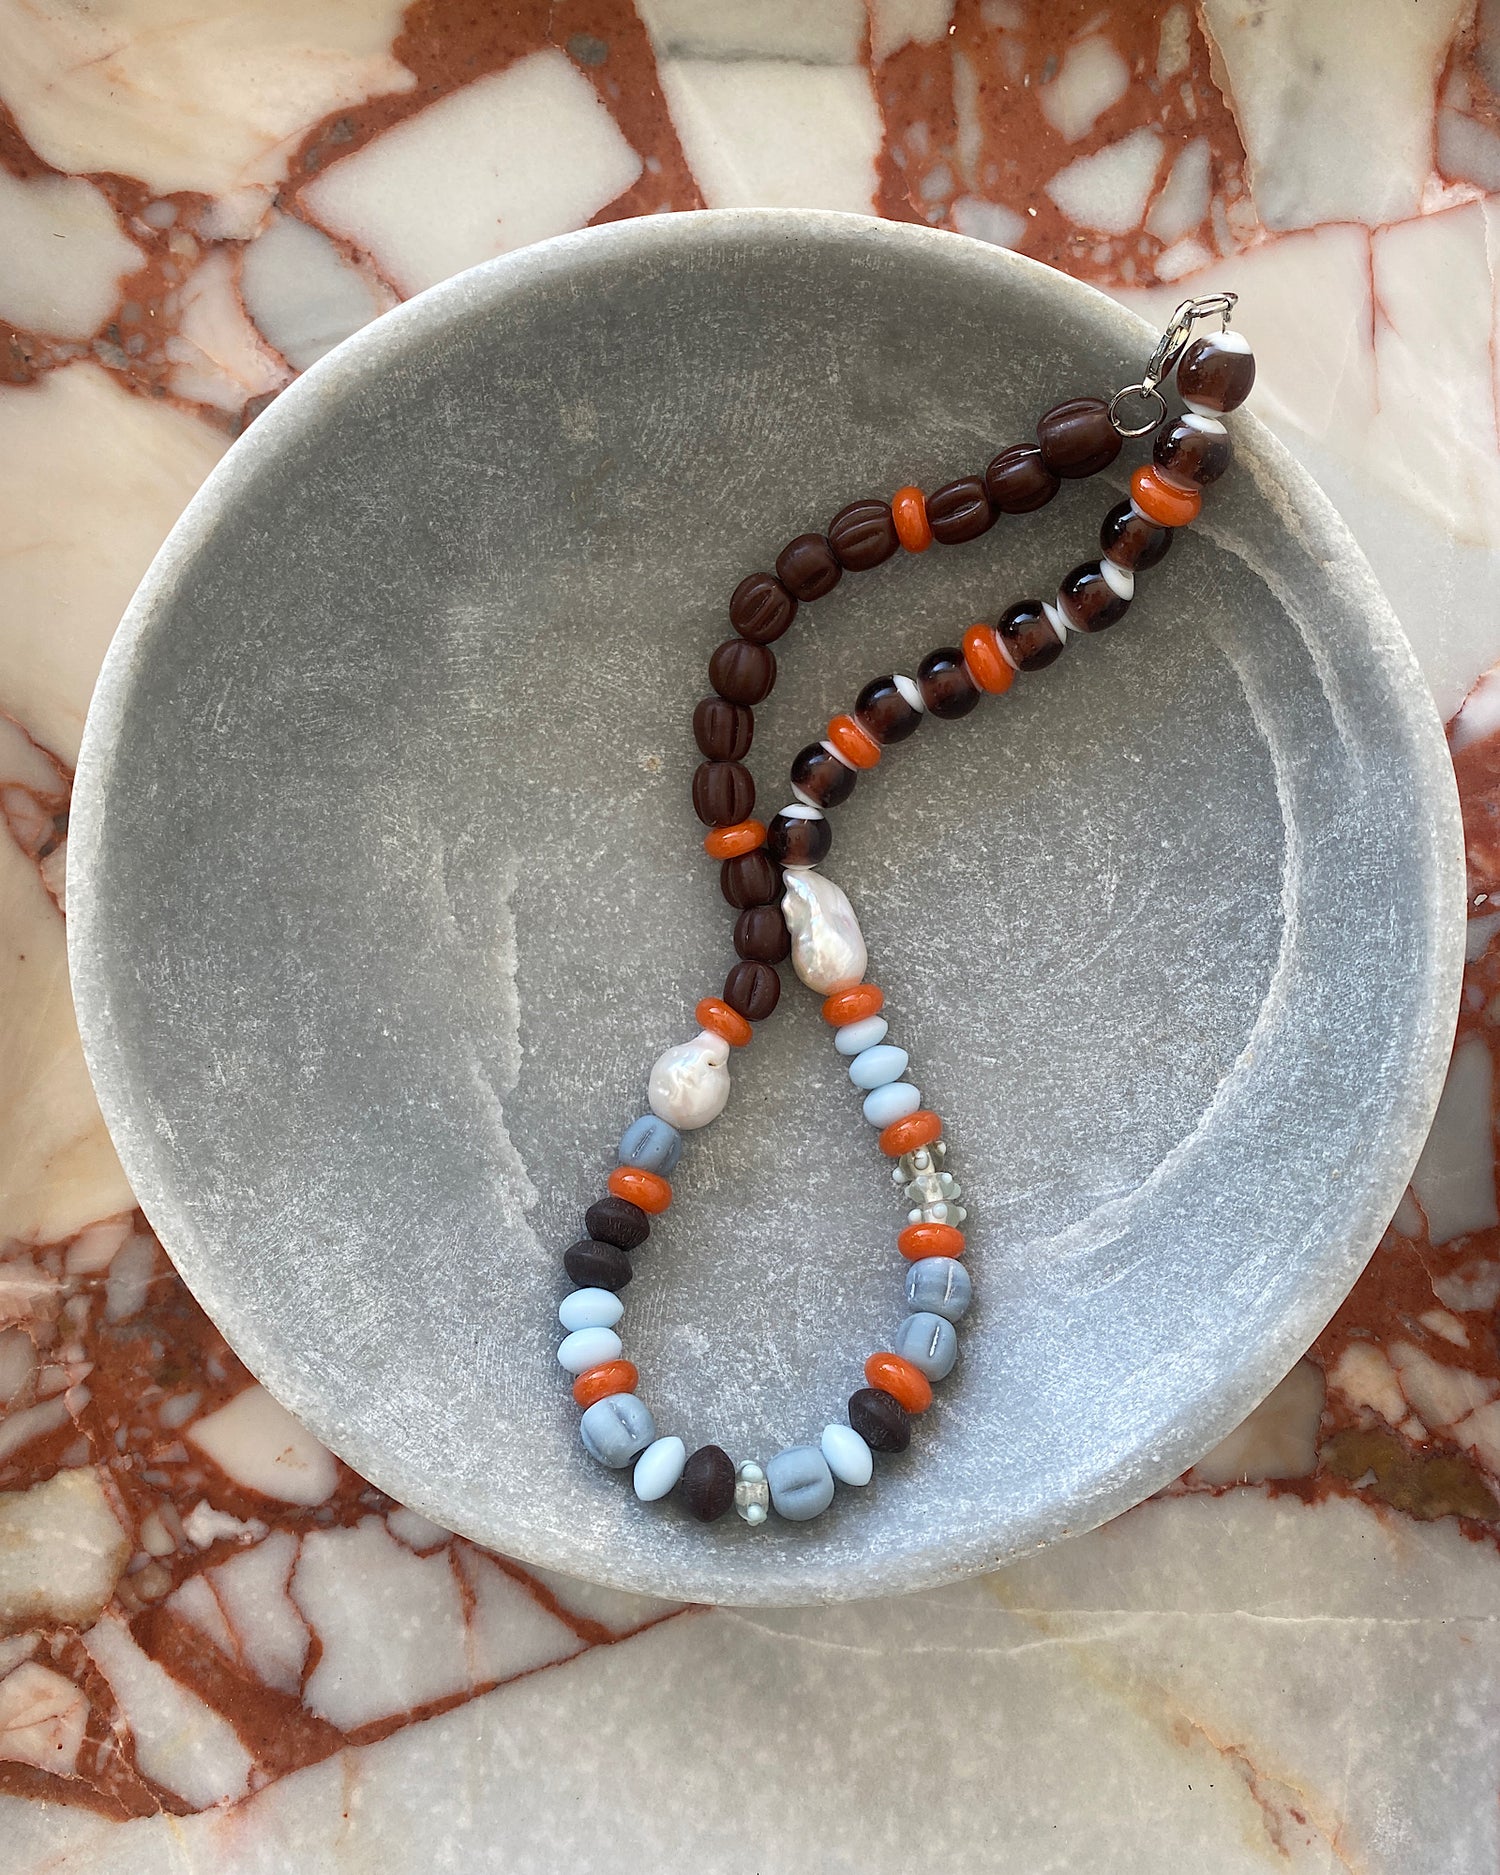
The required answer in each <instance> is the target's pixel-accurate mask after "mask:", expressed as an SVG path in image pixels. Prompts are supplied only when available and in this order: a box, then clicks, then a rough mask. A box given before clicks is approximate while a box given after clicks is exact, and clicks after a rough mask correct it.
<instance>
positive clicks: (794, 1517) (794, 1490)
mask: <svg viewBox="0 0 1500 1875" xmlns="http://www.w3.org/2000/svg"><path fill="white" fill-rule="evenodd" d="M766 1483H767V1484H768V1485H770V1487H771V1503H772V1505H773V1506H774V1508H775V1510H776V1514H777V1516H778V1517H785V1518H786V1519H787V1521H788V1522H789V1523H806V1522H807V1520H808V1518H809V1517H816V1516H819V1515H820V1514H821V1513H822V1512H823V1511H825V1510H827V1508H828V1506H829V1505H830V1504H831V1503H832V1502H833V1473H832V1472H831V1471H830V1470H829V1469H828V1460H827V1459H826V1458H824V1456H823V1454H822V1453H821V1452H820V1451H819V1450H818V1448H817V1446H815V1445H789V1446H788V1447H787V1448H786V1450H785V1451H784V1452H778V1453H777V1454H776V1456H775V1457H774V1458H773V1459H772V1460H771V1462H770V1464H768V1465H767V1466H766Z"/></svg>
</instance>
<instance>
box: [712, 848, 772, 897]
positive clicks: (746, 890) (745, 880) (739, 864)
mask: <svg viewBox="0 0 1500 1875" xmlns="http://www.w3.org/2000/svg"><path fill="white" fill-rule="evenodd" d="M719 890H720V891H721V892H722V893H723V894H724V896H725V898H726V899H727V900H728V901H729V903H730V904H731V905H733V906H734V908H735V910H736V911H743V910H744V909H745V907H746V906H747V905H769V904H770V903H771V900H772V899H773V898H780V896H781V874H780V873H779V872H778V871H777V870H776V864H775V862H774V860H773V859H772V858H771V855H770V854H769V853H768V852H767V851H766V849H765V848H764V847H763V846H758V847H757V848H756V849H755V851H754V852H753V853H741V854H740V855H739V857H738V858H737V859H726V860H725V861H724V863H723V865H722V866H720V868H719Z"/></svg>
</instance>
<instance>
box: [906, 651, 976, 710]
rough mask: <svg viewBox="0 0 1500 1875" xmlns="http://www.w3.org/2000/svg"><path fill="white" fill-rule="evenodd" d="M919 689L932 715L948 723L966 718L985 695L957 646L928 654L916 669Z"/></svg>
mask: <svg viewBox="0 0 1500 1875" xmlns="http://www.w3.org/2000/svg"><path fill="white" fill-rule="evenodd" d="M917 688H918V689H919V690H920V691H921V692H922V701H923V702H924V703H925V704H926V705H927V707H928V709H929V710H930V711H931V712H932V714H933V715H934V716H941V717H944V718H945V719H946V720H947V721H949V722H952V721H954V720H955V719H956V718H958V717H960V716H967V715H968V713H969V711H970V710H972V709H973V708H974V707H975V705H976V704H977V703H978V702H979V699H980V697H981V696H982V695H983V692H982V691H981V690H980V688H979V686H978V684H976V683H975V681H974V679H973V678H972V677H971V676H970V675H969V667H968V665H967V664H966V663H965V662H964V654H963V652H962V651H960V650H959V649H958V647H957V646H956V645H942V646H940V647H939V648H938V649H937V650H936V651H929V652H928V653H927V655H926V657H925V658H923V660H922V662H921V663H920V664H919V665H918V666H917Z"/></svg>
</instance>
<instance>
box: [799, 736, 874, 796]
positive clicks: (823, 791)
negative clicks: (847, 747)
mask: <svg viewBox="0 0 1500 1875" xmlns="http://www.w3.org/2000/svg"><path fill="white" fill-rule="evenodd" d="M858 780H859V776H858V774H857V773H856V772H855V770H854V769H852V768H851V767H850V766H849V764H848V763H847V762H841V761H840V760H839V758H838V757H837V756H836V755H830V754H829V753H828V751H827V749H825V748H824V747H823V745H822V743H821V742H809V743H808V745H807V747H806V748H805V749H803V750H801V751H800V752H799V753H798V755H797V756H796V758H795V759H794V761H793V762H792V786H793V787H794V788H800V789H801V790H802V792H803V793H804V794H805V795H806V796H807V797H808V799H809V800H811V801H815V802H816V803H817V805H818V806H819V807H837V806H838V805H839V803H840V802H841V801H847V800H848V799H849V796H850V795H851V794H853V792H854V784H855V782H856V781H858Z"/></svg>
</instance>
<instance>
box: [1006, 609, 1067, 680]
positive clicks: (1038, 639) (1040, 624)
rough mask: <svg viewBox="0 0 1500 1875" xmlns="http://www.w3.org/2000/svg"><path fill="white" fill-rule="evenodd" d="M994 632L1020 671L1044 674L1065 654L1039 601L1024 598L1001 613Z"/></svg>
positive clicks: (1060, 641)
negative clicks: (1042, 672) (1041, 672)
mask: <svg viewBox="0 0 1500 1875" xmlns="http://www.w3.org/2000/svg"><path fill="white" fill-rule="evenodd" d="M995 630H996V631H997V632H999V634H1000V640H1001V643H1002V644H1003V645H1004V646H1005V648H1006V650H1007V651H1008V652H1009V653H1010V655H1011V658H1012V660H1013V662H1014V663H1015V666H1016V669H1017V670H1021V671H1044V670H1046V668H1047V666H1048V665H1049V664H1052V663H1055V662H1056V660H1057V659H1058V658H1060V657H1061V656H1062V654H1063V645H1062V640H1061V639H1060V638H1059V637H1058V635H1057V633H1056V632H1055V631H1053V629H1052V626H1051V624H1050V623H1049V621H1048V618H1047V614H1046V613H1045V612H1044V611H1043V610H1042V602H1041V600H1040V599H1022V600H1021V601H1020V603H1019V604H1018V605H1013V606H1011V608H1010V609H1009V611H1006V612H1002V613H1001V615H1000V619H999V622H998V623H997V624H996V626H995Z"/></svg>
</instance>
